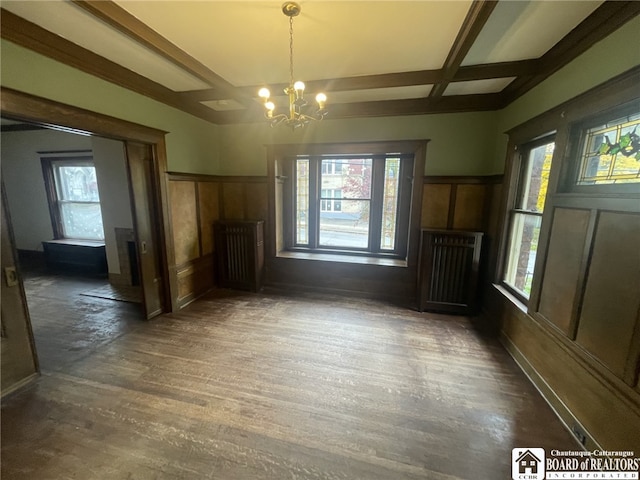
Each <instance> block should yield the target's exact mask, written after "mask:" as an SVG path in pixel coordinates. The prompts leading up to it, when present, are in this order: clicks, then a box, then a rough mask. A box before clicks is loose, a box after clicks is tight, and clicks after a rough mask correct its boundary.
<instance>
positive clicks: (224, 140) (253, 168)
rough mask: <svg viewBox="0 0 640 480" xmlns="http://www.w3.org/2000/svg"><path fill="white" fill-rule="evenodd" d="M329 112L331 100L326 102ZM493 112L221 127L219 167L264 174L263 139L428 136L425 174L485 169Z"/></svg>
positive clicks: (227, 172)
mask: <svg viewBox="0 0 640 480" xmlns="http://www.w3.org/2000/svg"><path fill="white" fill-rule="evenodd" d="M328 109H329V115H330V114H331V110H330V109H331V106H330V105H329V106H328ZM495 122H496V113H495V112H478V113H456V114H440V115H415V116H405V117H377V118H362V119H348V120H329V119H326V120H323V121H322V122H320V123H314V124H310V125H308V126H307V127H306V128H304V129H302V130H296V131H294V132H292V131H291V130H289V129H286V128H282V127H277V128H271V127H269V126H268V125H267V124H266V122H262V123H258V124H243V125H229V126H223V127H221V137H220V138H221V143H220V172H221V173H222V174H223V175H265V174H266V172H267V168H266V155H265V149H264V145H267V144H272V143H323V142H363V141H382V140H422V139H428V140H430V142H429V144H428V146H427V158H426V162H425V173H426V174H428V175H486V174H488V173H491V172H490V170H491V166H492V155H493V147H494V144H493V138H494V131H495V130H494V125H495Z"/></svg>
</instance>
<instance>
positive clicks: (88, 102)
mask: <svg viewBox="0 0 640 480" xmlns="http://www.w3.org/2000/svg"><path fill="white" fill-rule="evenodd" d="M1 54H2V55H1V66H2V70H1V77H0V81H1V83H2V86H3V87H8V88H13V89H15V90H19V91H22V92H26V93H30V94H32V95H37V96H39V97H44V98H48V99H50V100H55V101H57V102H61V103H65V104H67V105H73V106H76V107H80V108H84V109H87V110H91V111H94V112H98V113H102V114H105V115H110V116H112V117H116V118H120V119H123V120H128V121H131V122H135V123H138V124H141V125H146V126H149V127H153V128H157V129H160V130H164V131H167V132H169V133H168V134H167V137H166V140H167V161H168V168H169V170H171V171H180V172H190V173H208V174H215V173H217V171H218V164H217V160H218V151H217V150H218V143H219V140H218V129H219V127H218V126H217V125H213V124H211V123H209V122H206V121H204V120H201V119H199V118H196V117H194V116H193V115H189V114H187V113H184V112H181V111H180V110H177V109H175V108H173V107H169V106H167V105H165V104H163V103H160V102H157V101H155V100H152V99H150V98H148V97H145V96H143V95H140V94H137V93H135V92H132V91H130V90H127V89H125V88H122V87H119V86H117V85H114V84H112V83H109V82H107V81H104V80H101V79H99V78H97V77H94V76H92V75H89V74H86V73H84V72H81V71H80V70H76V69H75V68H72V67H69V66H67V65H64V64H62V63H59V62H56V61H54V60H51V59H49V58H47V57H45V56H43V55H40V54H37V53H35V52H32V51H31V50H28V49H26V48H23V47H20V46H17V45H15V44H13V43H11V42H7V41H5V40H2V43H1Z"/></svg>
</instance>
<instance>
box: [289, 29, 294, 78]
mask: <svg viewBox="0 0 640 480" xmlns="http://www.w3.org/2000/svg"><path fill="white" fill-rule="evenodd" d="M289 79H290V81H289V86H291V85H293V17H289Z"/></svg>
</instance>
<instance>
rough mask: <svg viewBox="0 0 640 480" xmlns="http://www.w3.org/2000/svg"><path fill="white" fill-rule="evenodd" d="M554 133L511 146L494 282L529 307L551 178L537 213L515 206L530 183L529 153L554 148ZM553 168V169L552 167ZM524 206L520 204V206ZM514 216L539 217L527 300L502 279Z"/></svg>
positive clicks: (507, 262) (550, 192) (538, 259)
mask: <svg viewBox="0 0 640 480" xmlns="http://www.w3.org/2000/svg"><path fill="white" fill-rule="evenodd" d="M556 136H557V135H556V132H549V133H545V134H544V135H540V136H537V137H535V138H534V139H532V140H529V141H523V142H519V143H518V144H517V145H516V146H515V154H514V158H513V161H512V163H511V172H510V175H509V178H510V180H511V181H510V183H509V195H508V200H507V205H506V209H505V222H504V225H505V226H504V230H503V235H502V238H503V242H504V248H503V251H502V255H501V258H502V262H501V267H500V268H499V276H498V282H499V284H500V285H501V286H502V287H503V288H505V289H506V290H507V291H508V292H509V293H510V294H511V295H513V296H514V297H515V298H517V300H518V301H519V302H521V303H522V304H524V305H527V306H529V305H530V304H531V303H532V302H533V301H534V295H535V282H536V279H537V277H538V265H539V264H540V261H541V258H542V256H543V255H538V253H540V252H542V253H543V254H545V255H546V251H544V250H542V248H541V247H542V245H544V241H545V240H544V239H545V238H546V237H545V236H544V235H543V228H544V227H543V220H544V218H545V212H548V211H549V209H548V207H549V205H550V203H551V202H550V201H549V196H550V195H551V194H552V189H551V188H550V187H551V185H552V182H551V178H550V179H549V183H548V185H547V192H546V194H545V204H544V208H543V210H542V211H540V212H538V211H535V210H527V209H526V208H522V207H521V206H519V205H520V204H522V202H523V200H524V199H523V196H524V193H525V189H526V188H527V187H528V185H529V184H530V178H529V174H528V170H529V161H530V156H529V154H530V153H531V152H532V151H533V150H534V149H536V148H538V147H541V146H543V145H547V144H549V143H554V144H556V145H557V138H556ZM556 155H557V150H556V149H555V147H554V153H553V156H552V160H551V167H550V172H551V171H553V169H554V166H553V165H554V160H555V159H556ZM556 169H557V167H556ZM528 178H529V183H527V179H528ZM523 206H524V205H523ZM517 215H524V216H529V217H536V218H540V227H539V228H540V232H539V234H538V250H539V251H540V252H539V251H537V252H536V259H535V263H534V268H533V272H532V279H531V282H532V286H531V292H530V295H529V297H528V298H527V297H526V296H525V295H523V293H522V292H520V291H519V290H518V289H516V288H515V287H514V286H512V285H511V284H509V283H507V281H506V279H505V277H506V274H507V269H508V266H509V263H510V262H509V256H510V253H511V248H510V247H511V242H512V235H513V228H514V222H515V218H516V216H517Z"/></svg>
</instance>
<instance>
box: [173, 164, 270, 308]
mask: <svg viewBox="0 0 640 480" xmlns="http://www.w3.org/2000/svg"><path fill="white" fill-rule="evenodd" d="M168 179H169V182H168V183H169V190H170V192H171V205H170V207H171V220H172V225H173V229H172V231H173V234H174V245H175V258H176V260H175V264H174V265H173V268H172V271H173V272H175V273H174V275H175V279H176V290H177V295H176V298H175V302H176V305H178V307H179V308H182V307H184V306H185V305H187V304H188V303H190V302H192V301H193V300H194V299H196V298H198V297H199V296H200V295H202V294H203V293H206V292H207V291H208V290H210V289H211V288H213V287H214V285H215V260H214V253H215V251H216V245H215V239H214V234H213V224H214V222H215V221H216V220H220V219H224V218H233V219H240V220H243V219H257V220H264V219H265V218H266V211H267V204H268V202H267V183H266V179H265V178H264V177H241V176H233V177H226V176H217V175H195V174H181V173H169V175H168Z"/></svg>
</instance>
